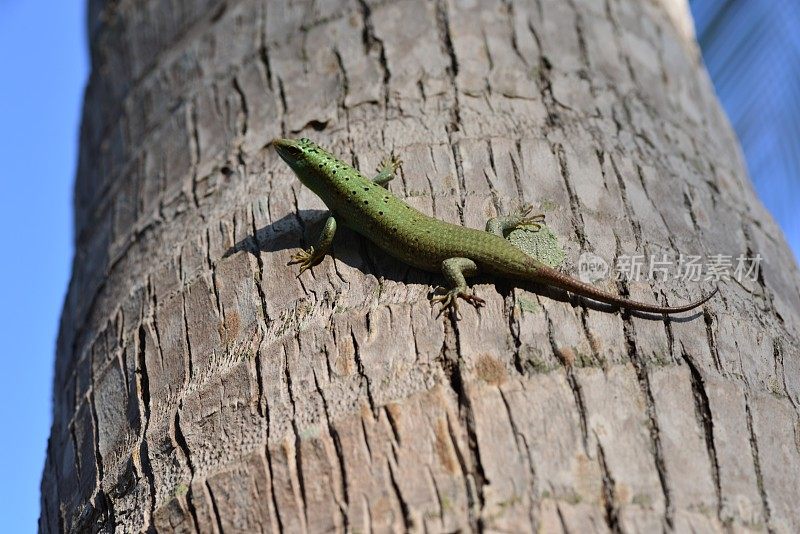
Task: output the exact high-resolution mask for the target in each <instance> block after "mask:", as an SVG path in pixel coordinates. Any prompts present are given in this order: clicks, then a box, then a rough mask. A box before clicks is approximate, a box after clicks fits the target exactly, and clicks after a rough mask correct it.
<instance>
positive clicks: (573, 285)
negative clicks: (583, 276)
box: [532, 265, 719, 314]
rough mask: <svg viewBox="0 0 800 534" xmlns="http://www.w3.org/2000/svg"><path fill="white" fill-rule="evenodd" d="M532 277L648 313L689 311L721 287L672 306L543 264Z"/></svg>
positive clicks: (581, 294) (601, 300)
mask: <svg viewBox="0 0 800 534" xmlns="http://www.w3.org/2000/svg"><path fill="white" fill-rule="evenodd" d="M532 279H533V280H534V281H537V282H543V283H545V284H548V285H551V286H554V287H558V288H561V289H564V290H566V291H570V292H572V293H575V294H576V295H579V296H582V297H588V298H590V299H592V300H596V301H599V302H603V303H606V304H612V305H615V306H620V307H622V308H627V309H629V310H636V311H641V312H646V313H662V314H670V313H681V312H685V311H689V310H692V309H694V308H697V307H698V306H701V305H703V304H705V302H706V301H707V300H708V299H710V298H711V297H713V296H714V295H716V293H717V291H719V287H715V288H714V291H712V292H711V293H709V294H708V295H706V296H704V297H702V298H700V299H698V300H696V301H694V302H692V303H691V304H686V305H684V306H674V307H672V306H659V305H657V304H647V303H644V302H638V301H635V300H630V299H626V298H624V297H619V296H617V295H613V294H611V293H607V292H605V291H603V290H601V289H597V288H596V287H594V286H593V285H590V284H586V283H584V282H581V281H580V280H576V279H575V278H572V277H570V276H567V275H565V274H563V273H560V272H558V271H556V270H555V269H552V268H550V267H547V266H543V265H542V266H539V267H537V268H536V269H535V272H534V273H533V276H532Z"/></svg>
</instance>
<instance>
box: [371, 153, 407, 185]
mask: <svg viewBox="0 0 800 534" xmlns="http://www.w3.org/2000/svg"><path fill="white" fill-rule="evenodd" d="M401 165H403V162H402V161H400V158H398V157H397V156H395V155H393V154H390V155H388V156H386V157H385V158H383V161H381V164H380V165H378V168H377V169H376V170H377V171H378V174H376V175H375V178H373V179H372V181H373V182H375V183H376V184H378V185H380V186H382V187H386V184H388V183H389V182H390V181H392V180H394V178H395V174H396V173H397V171H398V169H400V166H401Z"/></svg>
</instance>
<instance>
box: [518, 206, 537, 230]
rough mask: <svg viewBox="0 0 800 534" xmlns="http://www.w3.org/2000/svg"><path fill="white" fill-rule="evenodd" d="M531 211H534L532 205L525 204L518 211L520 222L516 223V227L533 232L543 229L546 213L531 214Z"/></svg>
mask: <svg viewBox="0 0 800 534" xmlns="http://www.w3.org/2000/svg"><path fill="white" fill-rule="evenodd" d="M531 211H533V206H532V205H530V204H525V205H523V206H522V207H521V208H520V209H519V211H518V212H517V213H516V215H517V216H518V217H519V218H520V219H519V222H518V223H517V224H516V225H514V227H515V228H522V229H525V230H531V231H533V232H538V231H539V230H541V229H542V226H543V225H544V213H535V214H533V215H531Z"/></svg>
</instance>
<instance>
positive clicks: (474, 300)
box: [431, 286, 486, 319]
mask: <svg viewBox="0 0 800 534" xmlns="http://www.w3.org/2000/svg"><path fill="white" fill-rule="evenodd" d="M434 293H440V294H438V295H434V296H433V297H431V304H436V303H437V302H440V303H441V304H442V307H441V308H439V313H438V314H436V317H437V318H439V317H440V316H441V315H442V314H443V313H444V312H445V311H446V310H450V311H453V312H455V315H456V318H457V319H461V315H460V314H459V313H458V311H459V310H458V299H459V298H462V299H464V300H466V301H467V302H468V303H470V304H472V305H473V306H475V307H476V308H480V307H481V306H483V305H485V304H486V301H485V300H483V299H482V298H480V297H477V296H475V295H474V294H473V293H472V292H471V291H470V290H469V289H467V288H465V287H463V288H462V287H454V288H453V289H450V290H448V289H447V288H444V287H441V286H439V287H437V288H436V289H434Z"/></svg>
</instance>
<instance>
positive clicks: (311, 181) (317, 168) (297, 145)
mask: <svg viewBox="0 0 800 534" xmlns="http://www.w3.org/2000/svg"><path fill="white" fill-rule="evenodd" d="M272 145H273V146H274V147H275V150H276V151H277V152H278V155H279V156H280V157H281V159H282V160H283V161H285V162H286V163H288V164H289V167H291V168H292V170H293V171H294V172H295V174H297V176H298V178H300V181H301V182H303V183H304V184H305V185H306V186H308V187H311V189H315V188H314V185H315V183H317V182H321V181H324V180H325V175H324V172H323V171H324V170H326V169H327V168H328V167H331V166H332V165H334V164H336V163H339V162H338V160H337V159H336V158H335V157H334V156H333V155H331V154H330V153H328V152H327V151H326V150H325V149H323V148H321V147H320V146H318V145H317V144H316V143H314V142H313V141H310V140H309V139H306V138H305V137H304V138H302V139H275V140H273V141H272Z"/></svg>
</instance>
